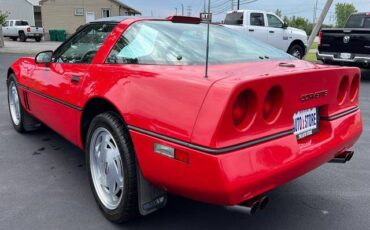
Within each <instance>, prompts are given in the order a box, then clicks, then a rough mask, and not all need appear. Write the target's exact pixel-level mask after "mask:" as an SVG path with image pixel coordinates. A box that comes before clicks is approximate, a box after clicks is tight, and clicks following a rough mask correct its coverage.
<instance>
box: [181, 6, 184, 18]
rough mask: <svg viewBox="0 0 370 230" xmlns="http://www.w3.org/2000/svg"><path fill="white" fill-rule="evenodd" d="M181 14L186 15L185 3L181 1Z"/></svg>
mask: <svg viewBox="0 0 370 230" xmlns="http://www.w3.org/2000/svg"><path fill="white" fill-rule="evenodd" d="M181 16H184V4H182V3H181Z"/></svg>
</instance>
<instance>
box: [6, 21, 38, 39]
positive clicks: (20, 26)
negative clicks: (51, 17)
mask: <svg viewBox="0 0 370 230" xmlns="http://www.w3.org/2000/svg"><path fill="white" fill-rule="evenodd" d="M3 35H4V37H8V38H11V39H13V40H14V41H16V40H17V39H18V38H19V40H20V41H21V42H26V41H27V39H28V38H31V39H35V40H36V41H37V42H40V41H41V39H42V37H43V36H44V29H43V28H41V27H34V26H30V25H29V23H28V22H27V21H25V20H8V21H5V23H4V24H3Z"/></svg>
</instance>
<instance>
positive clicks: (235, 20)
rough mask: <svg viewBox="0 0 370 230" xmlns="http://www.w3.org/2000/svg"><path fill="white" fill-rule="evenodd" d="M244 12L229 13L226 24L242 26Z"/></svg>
mask: <svg viewBox="0 0 370 230" xmlns="http://www.w3.org/2000/svg"><path fill="white" fill-rule="evenodd" d="M243 15H244V14H243V13H238V12H234V13H229V14H227V15H226V18H225V25H236V26H241V25H243V19H244V16H243Z"/></svg>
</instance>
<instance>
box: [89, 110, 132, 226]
mask: <svg viewBox="0 0 370 230" xmlns="http://www.w3.org/2000/svg"><path fill="white" fill-rule="evenodd" d="M86 163H87V167H88V174H89V181H90V186H91V189H92V191H93V194H94V197H95V200H96V201H97V203H98V206H99V208H100V210H101V211H102V212H103V214H104V216H105V217H106V218H107V219H108V220H110V221H112V222H115V223H123V222H126V221H128V220H130V219H132V218H134V217H136V216H138V215H139V211H138V191H137V174H136V157H135V151H134V148H133V145H132V142H131V139H130V136H129V132H128V130H127V128H126V126H125V124H124V123H123V121H122V120H121V119H120V118H119V116H118V115H116V114H115V113H113V112H107V113H103V114H100V115H97V116H96V117H95V118H94V119H93V121H92V122H91V125H90V127H89V131H88V134H87V143H86Z"/></svg>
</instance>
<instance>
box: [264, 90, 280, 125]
mask: <svg viewBox="0 0 370 230" xmlns="http://www.w3.org/2000/svg"><path fill="white" fill-rule="evenodd" d="M282 105H283V90H282V89H281V87H280V86H274V87H272V88H271V89H270V90H269V92H268V93H267V95H266V98H265V101H264V103H263V111H262V115H263V119H264V120H265V121H266V122H267V123H274V122H275V121H276V120H277V119H278V117H279V116H280V113H281V111H282V107H283V106H282Z"/></svg>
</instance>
